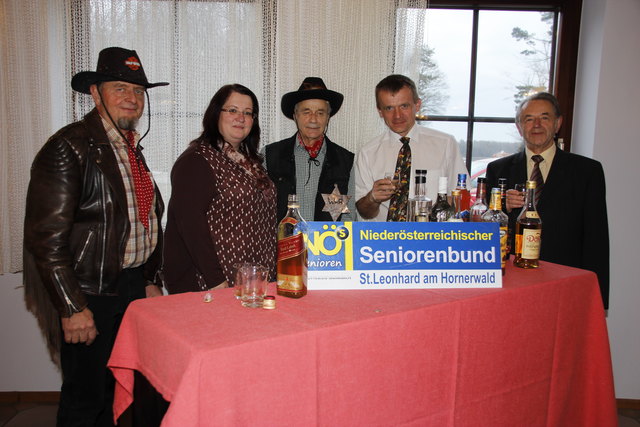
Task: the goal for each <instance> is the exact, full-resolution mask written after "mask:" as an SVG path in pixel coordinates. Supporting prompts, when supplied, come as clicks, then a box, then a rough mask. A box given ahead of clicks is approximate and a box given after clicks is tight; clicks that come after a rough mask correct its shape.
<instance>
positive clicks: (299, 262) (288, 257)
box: [277, 194, 307, 298]
mask: <svg viewBox="0 0 640 427" xmlns="http://www.w3.org/2000/svg"><path fill="white" fill-rule="evenodd" d="M299 208H300V204H299V203H298V198H297V196H296V195H295V194H289V198H288V203H287V214H286V215H285V217H284V218H283V219H282V221H280V224H279V225H278V267H277V273H278V277H277V279H278V285H277V286H278V295H282V296H285V297H291V298H301V297H303V296H305V295H306V294H307V245H306V242H305V240H304V237H305V234H306V233H307V223H306V221H305V220H304V219H303V218H302V216H300V212H299V211H298V209H299Z"/></svg>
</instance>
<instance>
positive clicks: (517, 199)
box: [507, 190, 524, 212]
mask: <svg viewBox="0 0 640 427" xmlns="http://www.w3.org/2000/svg"><path fill="white" fill-rule="evenodd" d="M523 206H524V193H522V192H520V191H517V190H507V212H511V211H512V210H513V209H520V208H521V207H523Z"/></svg>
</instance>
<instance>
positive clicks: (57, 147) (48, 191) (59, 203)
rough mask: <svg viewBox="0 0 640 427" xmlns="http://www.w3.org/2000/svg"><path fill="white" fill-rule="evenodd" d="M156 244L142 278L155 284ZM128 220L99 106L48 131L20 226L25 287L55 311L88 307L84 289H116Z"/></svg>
mask: <svg viewBox="0 0 640 427" xmlns="http://www.w3.org/2000/svg"><path fill="white" fill-rule="evenodd" d="M155 200H156V205H155V210H156V214H157V218H158V224H157V230H158V234H159V235H158V244H157V245H156V248H155V250H154V252H153V253H152V255H151V257H150V258H149V259H148V260H147V262H146V263H145V264H144V275H145V278H146V279H147V281H149V282H152V283H155V284H158V285H161V282H160V281H159V280H158V279H159V277H157V276H158V271H159V270H160V267H161V263H162V258H161V256H162V229H161V226H160V223H159V222H160V218H162V212H163V210H164V206H163V203H162V198H161V196H160V192H159V191H158V189H157V186H156V198H155ZM129 230H130V224H129V218H128V214H127V200H126V194H125V188H124V184H123V182H122V177H121V175H120V171H119V168H118V162H117V160H116V156H115V154H114V152H113V150H112V148H111V146H110V144H109V140H108V138H107V135H106V133H105V131H104V128H103V126H102V123H101V119H100V115H99V114H98V112H97V110H95V109H94V110H92V111H91V112H90V113H89V114H87V115H86V116H85V117H84V118H83V119H82V120H81V121H79V122H75V123H72V124H70V125H68V126H66V127H64V128H62V129H61V130H60V131H58V132H57V133H56V134H55V135H53V136H52V137H51V138H49V140H48V141H47V143H46V144H45V145H44V147H43V148H42V149H41V150H40V152H39V153H38V155H37V156H36V157H35V159H34V162H33V166H32V167H31V181H30V183H29V190H28V193H27V205H26V216H25V225H24V236H25V239H24V248H25V259H24V280H25V287H26V288H27V293H28V292H29V291H30V289H29V288H32V289H31V291H34V292H38V290H40V292H42V291H41V289H46V290H47V291H48V294H49V298H50V300H51V302H52V303H53V305H54V307H55V309H56V310H57V311H58V313H59V314H60V316H63V317H68V316H71V315H72V314H73V313H76V312H79V311H81V310H82V309H84V308H85V307H86V306H87V301H86V298H85V294H89V295H115V294H116V289H115V279H116V277H117V276H118V274H119V273H120V271H121V266H122V261H123V257H124V252H125V247H126V243H127V239H128V236H129Z"/></svg>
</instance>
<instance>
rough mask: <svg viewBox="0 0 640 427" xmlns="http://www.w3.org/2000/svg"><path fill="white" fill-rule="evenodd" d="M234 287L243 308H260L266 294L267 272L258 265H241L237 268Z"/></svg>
mask: <svg viewBox="0 0 640 427" xmlns="http://www.w3.org/2000/svg"><path fill="white" fill-rule="evenodd" d="M237 271H238V272H237V275H236V286H237V287H238V288H239V289H240V300H241V302H242V305H243V306H244V307H250V308H260V307H262V303H263V301H264V297H265V295H266V294H267V283H268V280H267V278H268V270H267V268H266V267H263V266H261V265H260V264H253V263H248V262H247V263H242V265H241V266H239V267H238V270H237Z"/></svg>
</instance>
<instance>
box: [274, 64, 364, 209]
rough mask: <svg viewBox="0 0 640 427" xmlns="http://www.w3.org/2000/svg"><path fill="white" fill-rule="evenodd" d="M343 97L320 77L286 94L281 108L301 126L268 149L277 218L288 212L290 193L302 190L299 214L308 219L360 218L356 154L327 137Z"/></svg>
mask: <svg viewBox="0 0 640 427" xmlns="http://www.w3.org/2000/svg"><path fill="white" fill-rule="evenodd" d="M343 99H344V97H343V96H342V94H340V93H338V92H335V91H333V90H329V89H327V86H326V85H325V84H324V82H323V81H322V79H321V78H319V77H307V78H305V79H304V81H303V82H302V85H300V88H299V89H298V90H297V91H295V92H289V93H287V94H285V95H284V96H283V97H282V103H281V108H282V112H283V113H284V115H285V116H286V117H288V118H289V119H292V120H293V121H294V122H295V123H296V126H297V128H298V131H297V132H296V134H295V135H293V136H292V137H290V138H287V139H283V140H282V141H278V142H274V143H273V144H269V145H267V146H266V148H265V163H266V168H267V172H268V173H269V177H270V178H271V180H272V181H273V182H274V183H275V185H276V189H277V191H278V196H277V199H278V205H277V218H278V220H281V219H282V218H283V217H284V216H285V214H286V213H287V196H288V195H289V194H297V195H298V201H299V202H300V214H301V215H302V217H303V218H304V219H306V220H307V221H353V220H355V214H354V212H355V204H354V201H353V197H352V195H353V191H354V181H353V178H352V175H351V168H352V166H353V158H354V155H353V153H351V152H350V151H349V150H346V149H344V148H342V147H340V146H339V145H337V144H335V143H334V142H332V141H330V140H329V138H328V137H327V136H326V132H327V128H328V126H329V119H330V118H331V117H333V115H334V114H336V113H337V112H338V110H340V107H341V106H342V101H343Z"/></svg>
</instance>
